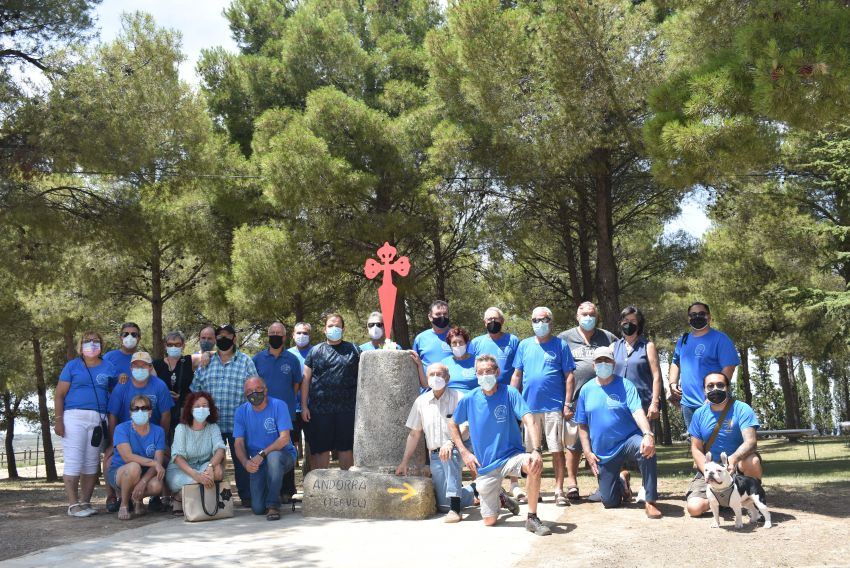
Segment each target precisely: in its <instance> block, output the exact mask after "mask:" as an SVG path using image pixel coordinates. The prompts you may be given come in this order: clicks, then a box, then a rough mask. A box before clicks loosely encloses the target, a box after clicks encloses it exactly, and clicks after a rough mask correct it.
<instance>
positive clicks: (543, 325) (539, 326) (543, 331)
mask: <svg viewBox="0 0 850 568" xmlns="http://www.w3.org/2000/svg"><path fill="white" fill-rule="evenodd" d="M531 329H533V330H534V335H536V336H537V337H546V336H547V335H549V324H548V323H547V322H545V321H541V322H540V323H532V324H531Z"/></svg>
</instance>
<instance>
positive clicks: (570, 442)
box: [563, 419, 581, 450]
mask: <svg viewBox="0 0 850 568" xmlns="http://www.w3.org/2000/svg"><path fill="white" fill-rule="evenodd" d="M563 440H564V448H566V449H568V450H581V442H580V441H579V439H578V423H577V422H576V421H575V420H566V419H564V437H563Z"/></svg>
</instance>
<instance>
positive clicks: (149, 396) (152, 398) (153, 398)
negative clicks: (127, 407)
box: [147, 394, 156, 407]
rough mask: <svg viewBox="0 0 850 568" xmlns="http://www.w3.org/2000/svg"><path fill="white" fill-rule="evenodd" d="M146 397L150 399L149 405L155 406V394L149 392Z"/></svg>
mask: <svg viewBox="0 0 850 568" xmlns="http://www.w3.org/2000/svg"><path fill="white" fill-rule="evenodd" d="M147 397H148V398H149V399H151V407H156V395H155V394H149V395H147Z"/></svg>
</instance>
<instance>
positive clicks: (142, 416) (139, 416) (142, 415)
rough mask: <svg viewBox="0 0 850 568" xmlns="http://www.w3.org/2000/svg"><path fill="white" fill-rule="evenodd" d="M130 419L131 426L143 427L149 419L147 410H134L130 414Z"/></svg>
mask: <svg viewBox="0 0 850 568" xmlns="http://www.w3.org/2000/svg"><path fill="white" fill-rule="evenodd" d="M130 418H132V419H133V424H135V425H136V426H144V425H145V424H147V423H148V420H149V419H150V417H149V416H148V411H147V410H136V411H133V412H131V413H130Z"/></svg>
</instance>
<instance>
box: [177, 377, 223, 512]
mask: <svg viewBox="0 0 850 568" xmlns="http://www.w3.org/2000/svg"><path fill="white" fill-rule="evenodd" d="M217 421H218V408H216V406H215V402H214V401H213V398H212V395H211V394H210V393H208V392H193V393H189V395H188V396H187V397H186V404H184V405H183V412H182V415H181V416H180V424H178V425H177V429H176V430H175V431H174V443H173V444H172V445H171V463H169V464H168V469H167V470H166V472H165V481H166V483H167V484H168V488H169V489H170V490H171V491H172V493H173V494H172V496H171V497H172V501H173V503H174V509H173V513H174V515H175V516H179V515H182V514H183V502H182V499H181V495H180V493H181V489H183V486H184V485H189V484H190V483H199V484H201V485H203V486H204V487H207V488H210V489H212V488H213V487H214V485H215V482H216V481H221V480H222V479H224V461H225V459H226V458H225V453H224V448H225V444H224V440H222V438H221V430H219V428H218V424H216V422H217Z"/></svg>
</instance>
